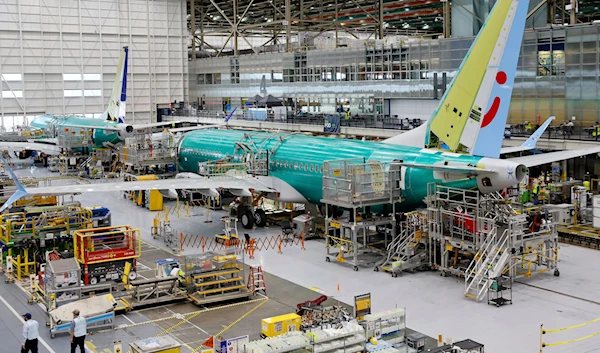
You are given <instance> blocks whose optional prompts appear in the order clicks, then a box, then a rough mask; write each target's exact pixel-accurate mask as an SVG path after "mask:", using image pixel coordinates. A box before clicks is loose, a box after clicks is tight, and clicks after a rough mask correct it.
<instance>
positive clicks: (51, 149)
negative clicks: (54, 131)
mask: <svg viewBox="0 0 600 353" xmlns="http://www.w3.org/2000/svg"><path fill="white" fill-rule="evenodd" d="M0 150H5V151H6V150H8V151H17V152H18V151H22V150H31V151H39V152H44V153H46V154H59V153H60V148H58V146H56V145H54V144H51V143H44V142H41V141H40V142H7V141H3V142H0Z"/></svg>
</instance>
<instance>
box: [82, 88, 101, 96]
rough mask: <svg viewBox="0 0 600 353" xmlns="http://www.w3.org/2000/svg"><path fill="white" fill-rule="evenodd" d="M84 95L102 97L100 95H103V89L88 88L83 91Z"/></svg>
mask: <svg viewBox="0 0 600 353" xmlns="http://www.w3.org/2000/svg"><path fill="white" fill-rule="evenodd" d="M83 95H84V96H86V97H100V96H102V90H100V89H86V90H85V91H83Z"/></svg>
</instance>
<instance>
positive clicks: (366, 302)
mask: <svg viewBox="0 0 600 353" xmlns="http://www.w3.org/2000/svg"><path fill="white" fill-rule="evenodd" d="M370 313H371V293H367V294H361V295H357V296H355V297H354V314H355V315H354V316H355V317H356V318H357V319H358V318H362V317H363V316H365V315H367V314H370Z"/></svg>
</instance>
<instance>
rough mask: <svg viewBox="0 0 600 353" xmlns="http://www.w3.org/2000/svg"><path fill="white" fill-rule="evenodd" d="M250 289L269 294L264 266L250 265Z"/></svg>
mask: <svg viewBox="0 0 600 353" xmlns="http://www.w3.org/2000/svg"><path fill="white" fill-rule="evenodd" d="M248 289H249V290H250V292H252V293H256V292H258V291H260V290H261V291H263V292H264V293H265V294H267V284H266V283H265V275H264V273H263V270H262V266H254V267H250V275H249V276H248Z"/></svg>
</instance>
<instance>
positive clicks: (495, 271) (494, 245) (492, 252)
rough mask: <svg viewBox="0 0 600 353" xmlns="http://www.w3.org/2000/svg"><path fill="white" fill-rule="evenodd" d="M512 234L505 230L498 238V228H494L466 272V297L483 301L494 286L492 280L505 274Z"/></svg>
mask: <svg viewBox="0 0 600 353" xmlns="http://www.w3.org/2000/svg"><path fill="white" fill-rule="evenodd" d="M509 238H510V233H509V231H508V229H505V230H504V232H502V234H501V235H499V236H498V230H497V228H496V227H494V228H492V230H491V232H490V233H489V234H488V235H487V238H486V239H485V241H484V242H483V243H482V244H481V247H480V250H479V251H478V252H477V254H475V258H474V259H473V261H471V264H470V265H469V267H468V268H467V270H466V271H465V293H464V294H465V296H466V297H467V298H471V299H474V300H475V301H478V302H479V301H481V300H482V299H483V297H484V295H485V293H486V292H487V290H488V289H489V287H490V285H491V284H492V280H491V279H492V278H495V277H498V276H500V275H502V274H503V273H504V269H505V268H506V265H507V264H508V261H509V260H510V255H511V254H510V241H509V240H510V239H509Z"/></svg>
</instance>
